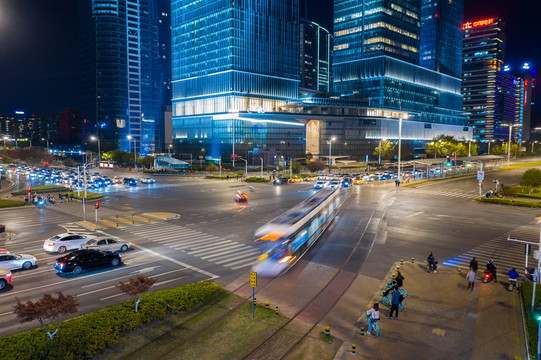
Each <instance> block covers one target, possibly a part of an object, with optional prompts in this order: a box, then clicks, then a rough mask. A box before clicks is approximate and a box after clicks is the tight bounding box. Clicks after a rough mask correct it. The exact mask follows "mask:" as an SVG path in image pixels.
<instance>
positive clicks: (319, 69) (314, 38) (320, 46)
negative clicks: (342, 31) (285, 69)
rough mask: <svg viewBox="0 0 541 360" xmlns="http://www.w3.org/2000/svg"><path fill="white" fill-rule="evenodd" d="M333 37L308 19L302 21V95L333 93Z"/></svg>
mask: <svg viewBox="0 0 541 360" xmlns="http://www.w3.org/2000/svg"><path fill="white" fill-rule="evenodd" d="M331 52H332V35H331V33H330V32H329V30H327V29H325V28H324V27H322V26H320V25H318V24H316V23H315V22H313V21H310V20H307V19H301V20H300V57H301V59H300V80H301V82H300V87H301V89H300V90H301V93H303V92H306V93H317V92H330V91H331V59H332V56H331Z"/></svg>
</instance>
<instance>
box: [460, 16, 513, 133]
mask: <svg viewBox="0 0 541 360" xmlns="http://www.w3.org/2000/svg"><path fill="white" fill-rule="evenodd" d="M462 29H463V36H464V40H463V52H462V53H463V55H462V56H463V63H462V95H463V96H464V112H465V114H466V115H467V117H468V124H469V126H471V127H472V128H473V137H474V139H479V140H480V141H490V140H493V139H500V140H505V138H506V136H508V134H509V128H508V127H507V126H504V127H503V128H502V124H503V122H509V121H512V122H513V123H518V122H519V119H515V120H513V119H512V118H510V117H508V116H503V113H504V112H505V111H504V112H502V111H503V107H502V104H501V103H499V101H503V100H502V99H503V98H502V97H501V96H500V95H498V93H499V91H498V90H497V87H499V88H500V89H503V88H506V87H511V84H512V81H511V82H509V81H510V80H509V79H507V75H506V76H503V75H502V74H500V72H501V71H502V65H503V62H504V44H505V33H504V23H503V21H502V20H501V19H497V18H487V19H482V20H476V21H468V22H466V23H464V24H463V26H462ZM498 109H499V110H498ZM512 113H513V114H514V111H511V110H510V112H508V113H507V114H512ZM513 131H516V133H517V134H518V132H519V130H518V128H514V130H513Z"/></svg>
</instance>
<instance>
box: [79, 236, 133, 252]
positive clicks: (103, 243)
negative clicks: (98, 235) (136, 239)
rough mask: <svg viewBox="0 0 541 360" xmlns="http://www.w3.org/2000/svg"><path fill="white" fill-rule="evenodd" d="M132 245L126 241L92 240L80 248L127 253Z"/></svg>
mask: <svg viewBox="0 0 541 360" xmlns="http://www.w3.org/2000/svg"><path fill="white" fill-rule="evenodd" d="M130 246H131V244H130V242H129V241H126V240H117V239H111V238H104V239H92V240H89V241H87V242H86V243H84V244H82V245H81V246H79V249H80V250H85V249H94V250H100V251H127V250H128V249H129V248H130Z"/></svg>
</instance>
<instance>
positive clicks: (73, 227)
mask: <svg viewBox="0 0 541 360" xmlns="http://www.w3.org/2000/svg"><path fill="white" fill-rule="evenodd" d="M58 225H59V226H60V227H63V228H64V229H65V230H66V232H71V233H77V234H92V235H95V232H94V231H93V230H90V229H87V228H86V227H84V226H82V225H81V224H79V223H78V222H70V223H65V224H58Z"/></svg>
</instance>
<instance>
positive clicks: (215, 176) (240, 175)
mask: <svg viewBox="0 0 541 360" xmlns="http://www.w3.org/2000/svg"><path fill="white" fill-rule="evenodd" d="M228 176H229V177H228ZM242 176H243V175H242V174H233V175H222V176H220V175H207V176H205V178H207V179H222V180H227V179H234V178H238V177H242Z"/></svg>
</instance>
